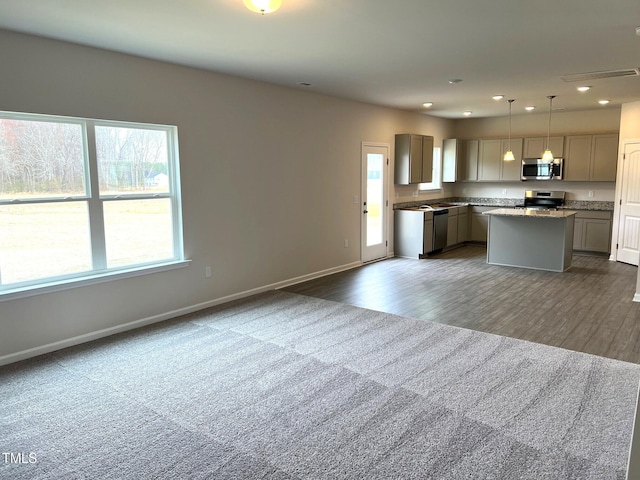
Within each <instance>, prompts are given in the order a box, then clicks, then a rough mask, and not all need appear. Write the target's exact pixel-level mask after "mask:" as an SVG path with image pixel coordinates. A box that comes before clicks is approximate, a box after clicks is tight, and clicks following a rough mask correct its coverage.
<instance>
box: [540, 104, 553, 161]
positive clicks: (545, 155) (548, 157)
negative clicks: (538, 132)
mask: <svg viewBox="0 0 640 480" xmlns="http://www.w3.org/2000/svg"><path fill="white" fill-rule="evenodd" d="M547 98H548V99H549V125H548V126H547V149H546V150H545V151H544V153H543V154H542V159H543V160H545V161H547V162H552V161H553V153H551V150H550V149H549V138H550V135H551V105H552V103H553V99H554V98H556V96H555V95H549V96H548V97H547Z"/></svg>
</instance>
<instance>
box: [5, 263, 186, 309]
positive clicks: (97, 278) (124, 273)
mask: <svg viewBox="0 0 640 480" xmlns="http://www.w3.org/2000/svg"><path fill="white" fill-rule="evenodd" d="M189 265H191V260H178V261H175V262H167V263H162V264H158V265H153V266H144V267H136V268H130V269H126V270H117V271H112V272H105V273H93V274H88V275H86V276H83V277H78V278H73V279H65V280H57V281H56V280H54V281H51V282H46V283H40V284H38V285H29V286H27V287H17V288H13V289H7V290H4V291H2V292H0V302H5V301H7V300H16V299H18V298H26V297H32V296H35V295H43V294H45V293H54V292H60V291H63V290H69V289H72V288H78V287H86V286H87V285H95V284H97V283H105V282H111V281H113V280H121V279H123V278H131V277H138V276H141V275H149V274H151V273H158V272H166V271H168V270H176V269H178V268H184V267H188V266H189Z"/></svg>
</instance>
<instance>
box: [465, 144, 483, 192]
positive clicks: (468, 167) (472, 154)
mask: <svg viewBox="0 0 640 480" xmlns="http://www.w3.org/2000/svg"><path fill="white" fill-rule="evenodd" d="M479 147H480V140H466V141H465V142H464V153H463V161H462V163H463V166H462V180H463V181H465V182H476V181H478V150H479Z"/></svg>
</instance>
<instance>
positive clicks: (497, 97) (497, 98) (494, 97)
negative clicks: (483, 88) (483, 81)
mask: <svg viewBox="0 0 640 480" xmlns="http://www.w3.org/2000/svg"><path fill="white" fill-rule="evenodd" d="M491 98H493V99H494V100H496V101H498V100H502V99H503V98H504V95H494V96H493V97H491Z"/></svg>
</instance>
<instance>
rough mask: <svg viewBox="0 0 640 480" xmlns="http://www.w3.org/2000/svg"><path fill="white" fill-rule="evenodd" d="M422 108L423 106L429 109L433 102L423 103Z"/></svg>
mask: <svg viewBox="0 0 640 480" xmlns="http://www.w3.org/2000/svg"><path fill="white" fill-rule="evenodd" d="M422 106H423V107H424V108H431V107H433V102H424V103H423V104H422Z"/></svg>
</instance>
